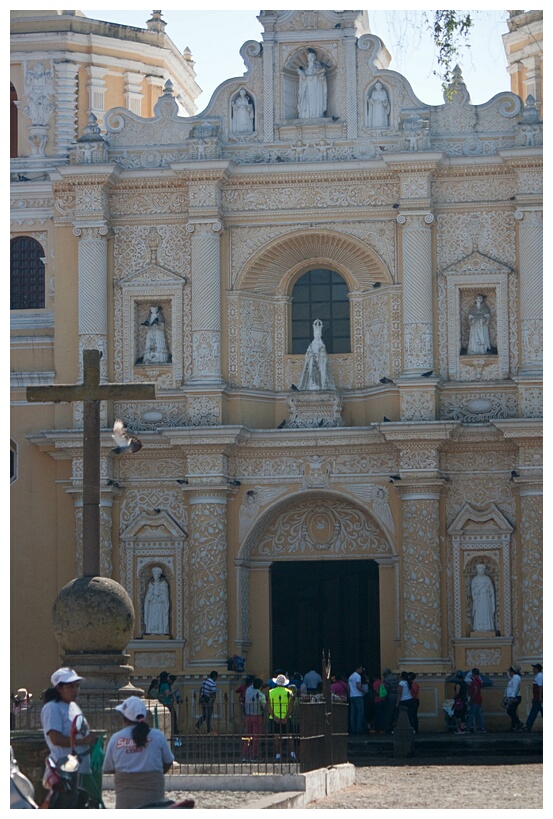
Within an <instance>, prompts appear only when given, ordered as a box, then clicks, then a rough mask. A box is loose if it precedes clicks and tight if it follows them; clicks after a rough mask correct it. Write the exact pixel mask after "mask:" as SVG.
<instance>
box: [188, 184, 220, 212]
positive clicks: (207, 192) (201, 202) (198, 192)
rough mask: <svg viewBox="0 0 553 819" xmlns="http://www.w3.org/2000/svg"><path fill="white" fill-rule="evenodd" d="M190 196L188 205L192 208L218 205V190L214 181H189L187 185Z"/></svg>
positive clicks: (216, 206)
mask: <svg viewBox="0 0 553 819" xmlns="http://www.w3.org/2000/svg"><path fill="white" fill-rule="evenodd" d="M188 194H189V196H190V207H194V208H205V207H210V208H218V207H219V205H220V198H221V197H220V191H219V187H218V186H217V184H216V183H211V184H209V183H206V182H203V183H200V182H194V183H190V184H189V186H188Z"/></svg>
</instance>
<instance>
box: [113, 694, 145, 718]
mask: <svg viewBox="0 0 553 819" xmlns="http://www.w3.org/2000/svg"><path fill="white" fill-rule="evenodd" d="M115 710H116V711H119V713H121V714H123V716H124V717H125V719H128V720H129V722H142V720H144V719H146V705H145V703H144V701H143V700H141V699H140V697H128V698H127V699H126V700H124V701H123V702H122V703H120V704H119V705H116V706H115Z"/></svg>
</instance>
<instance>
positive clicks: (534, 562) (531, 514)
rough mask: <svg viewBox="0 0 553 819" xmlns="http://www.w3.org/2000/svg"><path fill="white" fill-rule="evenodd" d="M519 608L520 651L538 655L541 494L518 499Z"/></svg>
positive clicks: (540, 644) (540, 635) (540, 637)
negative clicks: (519, 543) (520, 627)
mask: <svg viewBox="0 0 553 819" xmlns="http://www.w3.org/2000/svg"><path fill="white" fill-rule="evenodd" d="M520 537H521V555H522V557H521V559H522V567H521V581H522V583H521V595H520V597H521V610H522V640H521V648H522V653H523V654H524V655H525V656H527V657H541V656H542V653H543V543H542V538H543V497H542V496H541V495H526V496H524V497H522V498H521V518H520Z"/></svg>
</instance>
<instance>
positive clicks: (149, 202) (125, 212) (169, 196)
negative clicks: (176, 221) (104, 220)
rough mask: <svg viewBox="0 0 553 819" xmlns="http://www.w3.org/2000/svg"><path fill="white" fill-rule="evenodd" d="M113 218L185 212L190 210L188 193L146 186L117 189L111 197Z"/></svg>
mask: <svg viewBox="0 0 553 819" xmlns="http://www.w3.org/2000/svg"><path fill="white" fill-rule="evenodd" d="M109 203H110V210H111V215H112V217H113V218H117V217H121V216H131V215H133V216H134V215H141V214H183V213H187V212H188V205H189V202H188V195H187V193H186V192H185V191H183V190H179V189H177V190H171V189H169V190H165V189H163V188H156V189H152V190H148V189H147V188H146V189H145V188H144V187H140V188H138V187H137V188H136V189H134V188H133V189H131V190H129V189H123V190H120V189H117V190H115V191H114V192H113V193H112V194H111V196H110V198H109Z"/></svg>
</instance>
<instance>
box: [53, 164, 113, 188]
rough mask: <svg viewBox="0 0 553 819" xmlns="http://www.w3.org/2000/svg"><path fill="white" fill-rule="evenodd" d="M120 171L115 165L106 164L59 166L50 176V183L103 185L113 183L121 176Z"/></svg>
mask: <svg viewBox="0 0 553 819" xmlns="http://www.w3.org/2000/svg"><path fill="white" fill-rule="evenodd" d="M121 173H122V169H121V166H120V165H117V164H116V163H111V162H110V163H109V164H108V163H106V164H102V165H60V167H59V168H57V169H56V170H55V171H52V173H51V174H50V179H51V180H52V183H53V184H54V183H56V182H72V183H73V184H75V185H79V184H90V183H93V184H103V185H106V184H108V183H111V184H113V183H115V182H116V181H117V180H118V178H119V177H120V176H121Z"/></svg>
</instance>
